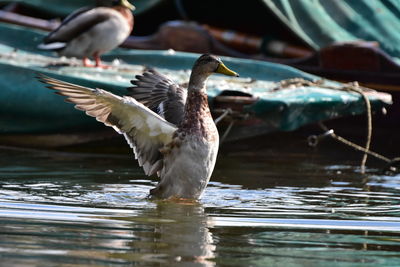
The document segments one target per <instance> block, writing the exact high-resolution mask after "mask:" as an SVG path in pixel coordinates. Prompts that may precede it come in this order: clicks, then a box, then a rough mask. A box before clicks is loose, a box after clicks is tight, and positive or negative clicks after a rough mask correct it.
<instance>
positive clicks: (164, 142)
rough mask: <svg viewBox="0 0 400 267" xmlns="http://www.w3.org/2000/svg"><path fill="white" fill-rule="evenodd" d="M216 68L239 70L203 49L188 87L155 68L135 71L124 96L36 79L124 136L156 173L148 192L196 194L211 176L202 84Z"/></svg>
mask: <svg viewBox="0 0 400 267" xmlns="http://www.w3.org/2000/svg"><path fill="white" fill-rule="evenodd" d="M215 73H220V74H224V75H228V76H235V77H238V76H239V75H238V74H237V73H236V72H234V71H232V70H230V69H229V68H228V67H226V66H225V65H224V63H223V62H222V60H221V59H220V58H219V57H217V56H214V55H209V54H204V55H202V56H200V57H199V58H198V59H197V60H196V61H195V63H194V65H193V68H192V70H191V74H190V78H189V83H188V85H187V88H184V87H183V86H181V85H179V84H177V83H175V82H173V81H172V80H171V79H170V78H168V77H167V76H165V75H163V74H161V73H159V72H157V71H154V70H149V71H145V72H144V73H143V74H142V75H137V76H136V77H135V78H136V80H132V81H131V83H132V85H134V86H133V87H129V88H128V94H127V95H125V96H118V95H114V94H112V93H111V92H108V91H105V90H103V89H92V88H88V87H84V86H80V85H76V84H72V83H67V82H64V81H61V80H57V79H54V78H51V77H48V76H45V75H43V74H39V76H38V79H39V80H40V81H41V82H43V83H45V84H47V87H48V88H50V89H53V90H56V93H57V94H59V95H62V96H65V97H66V99H65V100H66V101H67V102H71V103H73V104H75V108H77V109H79V110H82V111H84V112H85V113H86V114H87V115H89V116H92V117H95V118H96V119H97V120H98V121H99V122H102V123H104V124H105V125H107V126H110V127H113V128H114V129H115V130H116V131H117V132H118V133H120V134H122V135H123V136H124V137H125V139H126V141H127V143H128V144H129V145H130V147H131V148H132V149H133V152H134V155H135V158H136V159H137V161H138V163H139V166H141V167H142V168H143V171H144V173H145V174H146V175H148V176H151V175H155V174H156V175H157V176H158V177H159V178H160V180H159V183H158V184H157V186H156V187H155V188H153V189H151V190H150V194H149V197H150V198H155V199H192V200H193V199H194V200H197V199H199V198H200V197H201V195H202V193H203V191H204V190H205V188H206V186H207V184H208V182H209V180H210V177H211V174H212V172H213V170H214V166H215V163H216V158H217V154H218V148H219V134H218V130H217V127H216V125H215V123H214V120H213V118H212V116H211V112H210V108H209V105H208V100H207V89H206V83H207V80H208V78H209V76H210V75H212V74H215ZM135 97H136V98H135Z"/></svg>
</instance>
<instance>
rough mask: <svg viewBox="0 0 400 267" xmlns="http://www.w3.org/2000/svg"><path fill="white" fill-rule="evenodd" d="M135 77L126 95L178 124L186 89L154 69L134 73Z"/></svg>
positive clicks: (183, 106)
mask: <svg viewBox="0 0 400 267" xmlns="http://www.w3.org/2000/svg"><path fill="white" fill-rule="evenodd" d="M135 78H136V80H132V81H131V83H132V84H133V85H134V87H129V88H128V91H129V94H128V95H130V96H132V97H134V98H135V99H136V100H138V101H139V102H141V103H143V104H144V105H146V106H147V107H148V108H150V109H151V110H153V111H154V112H156V113H157V114H158V115H160V116H162V117H163V118H165V119H166V120H167V121H168V122H170V123H173V124H175V125H179V123H180V122H181V121H182V119H183V114H184V108H185V103H186V97H187V89H185V88H183V87H182V86H180V85H178V84H176V83H175V82H173V81H172V80H171V79H169V78H168V77H167V76H165V75H163V74H161V73H159V72H158V71H156V70H154V69H149V70H147V71H146V72H144V73H143V74H142V75H136V77H135Z"/></svg>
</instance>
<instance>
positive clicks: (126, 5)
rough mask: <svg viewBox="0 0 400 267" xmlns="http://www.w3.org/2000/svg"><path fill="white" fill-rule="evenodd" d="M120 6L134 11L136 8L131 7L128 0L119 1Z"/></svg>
mask: <svg viewBox="0 0 400 267" xmlns="http://www.w3.org/2000/svg"><path fill="white" fill-rule="evenodd" d="M121 5H122V6H124V7H127V8H129V9H130V10H135V9H136V7H135V6H134V5H132V4H131V3H129V1H128V0H121Z"/></svg>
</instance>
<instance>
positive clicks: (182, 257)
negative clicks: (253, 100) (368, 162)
mask: <svg viewBox="0 0 400 267" xmlns="http://www.w3.org/2000/svg"><path fill="white" fill-rule="evenodd" d="M306 152H307V153H305V152H304V151H303V152H301V153H300V152H292V151H291V150H290V149H287V150H286V151H277V150H276V148H275V149H269V148H265V147H264V148H263V147H260V146H258V148H257V149H252V150H240V149H239V150H237V149H231V150H229V149H228V150H226V151H223V153H221V154H220V156H219V159H218V163H217V167H216V170H215V172H214V175H213V178H212V182H211V183H210V184H209V186H208V187H207V189H206V191H205V194H204V195H203V197H202V199H201V200H200V201H199V202H198V203H189V202H183V203H171V202H164V201H150V200H148V199H147V194H148V192H149V190H150V189H151V188H152V187H154V185H155V184H156V183H157V180H156V179H149V178H148V177H146V176H144V175H143V172H142V171H141V169H139V168H138V166H137V165H136V163H135V161H134V159H133V158H132V157H131V155H129V153H120V154H99V153H97V154H89V153H76V152H57V151H40V150H23V149H10V148H6V147H2V148H0V232H1V233H0V236H1V238H0V258H1V264H0V265H1V266H133V265H135V266H136V265H138V266H360V265H362V266H398V265H400V253H399V252H398V251H400V205H399V204H400V194H399V193H400V176H396V175H391V176H389V175H383V174H381V173H380V172H379V171H378V170H376V169H372V168H370V169H368V173H367V174H366V175H362V174H360V173H359V171H358V166H357V163H358V162H357V161H355V160H351V159H350V160H349V159H346V157H342V159H343V160H338V158H340V157H336V158H332V157H330V156H324V155H323V154H321V153H319V152H313V151H306Z"/></svg>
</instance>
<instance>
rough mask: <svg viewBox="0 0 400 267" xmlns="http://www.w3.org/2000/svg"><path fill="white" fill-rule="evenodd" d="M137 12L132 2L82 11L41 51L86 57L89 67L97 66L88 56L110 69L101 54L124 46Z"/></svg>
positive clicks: (125, 0)
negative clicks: (122, 44) (134, 12)
mask: <svg viewBox="0 0 400 267" xmlns="http://www.w3.org/2000/svg"><path fill="white" fill-rule="evenodd" d="M134 9H135V7H134V6H133V5H131V4H130V3H129V2H128V0H117V1H113V7H96V8H81V9H78V10H77V11H75V12H73V13H72V14H70V15H69V16H68V17H66V18H65V19H64V21H63V22H62V24H61V25H60V26H59V27H58V28H57V29H56V30H54V31H52V32H51V33H50V34H49V35H48V36H47V37H46V38H45V39H44V41H43V43H42V44H40V45H39V46H38V48H40V49H45V50H53V51H56V52H58V54H59V55H60V56H66V57H77V58H82V59H83V65H84V66H85V67H93V65H90V64H89V62H88V57H90V56H93V57H94V59H95V62H96V64H95V65H94V66H95V67H107V66H105V65H103V64H102V63H101V60H100V55H101V54H103V53H105V52H108V51H110V50H112V49H114V48H115V47H117V46H118V45H120V44H121V43H122V42H123V41H124V40H125V39H126V38H127V37H128V36H129V34H130V33H131V32H132V29H133V16H132V12H131V11H132V10H134Z"/></svg>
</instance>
